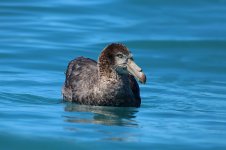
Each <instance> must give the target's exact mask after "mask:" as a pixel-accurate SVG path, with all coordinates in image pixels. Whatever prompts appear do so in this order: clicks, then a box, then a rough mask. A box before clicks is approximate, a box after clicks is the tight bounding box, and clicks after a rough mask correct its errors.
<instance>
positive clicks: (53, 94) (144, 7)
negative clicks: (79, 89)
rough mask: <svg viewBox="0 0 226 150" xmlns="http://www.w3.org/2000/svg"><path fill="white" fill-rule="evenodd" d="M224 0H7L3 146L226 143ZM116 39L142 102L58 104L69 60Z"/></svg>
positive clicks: (1, 56)
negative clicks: (139, 77) (133, 70)
mask: <svg viewBox="0 0 226 150" xmlns="http://www.w3.org/2000/svg"><path fill="white" fill-rule="evenodd" d="M225 6H226V1H224V0H216V1H211V0H200V1H197V0H196V1H195V0H190V1H186V2H185V1H179V0H174V1H170V2H169V1H164V0H158V1H157V0H152V1H149V0H120V1H119V0H95V1H94V0H86V1H82V0H75V1H72V0H67V1H65V0H45V1H44V0H40V1H34V0H29V1H28V0H21V1H16V0H1V2H0V22H1V23H0V120H1V123H0V149H4V150H7V149H10V150H11V149H17V150H18V149H27V148H29V149H93V148H97V149H130V150H131V149H134V150H135V149H199V150H201V149H218V150H219V149H226V143H225V139H226V95H225V92H226V61H225V60H226V18H225V14H226V7H225ZM111 42H122V43H124V44H126V45H127V46H128V47H129V49H130V50H131V51H132V52H133V54H134V57H135V60H136V62H137V64H139V66H141V67H142V68H143V70H144V71H145V73H146V75H147V79H148V81H147V84H146V85H140V87H141V96H142V105H141V107H140V108H113V107H100V106H96V107H94V106H82V105H76V104H70V103H62V102H61V101H62V97H61V87H62V84H63V82H64V72H65V69H66V67H67V64H68V62H69V61H70V60H71V59H73V58H75V57H78V56H86V57H90V58H92V59H95V60H96V59H97V57H98V55H99V53H100V51H101V50H102V49H103V48H104V47H105V46H106V45H107V44H109V43H111Z"/></svg>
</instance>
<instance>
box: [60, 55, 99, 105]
mask: <svg viewBox="0 0 226 150" xmlns="http://www.w3.org/2000/svg"><path fill="white" fill-rule="evenodd" d="M97 79H98V73H97V62H96V61H94V60H92V59H89V58H84V57H78V58H76V59H74V60H72V61H71V62H70V63H69V64H68V67H67V71H66V80H65V83H64V87H63V89H62V93H63V98H64V100H68V101H75V102H78V103H82V102H80V101H81V100H84V99H87V101H88V99H89V95H90V93H92V92H93V87H94V86H95V83H96V82H97Z"/></svg>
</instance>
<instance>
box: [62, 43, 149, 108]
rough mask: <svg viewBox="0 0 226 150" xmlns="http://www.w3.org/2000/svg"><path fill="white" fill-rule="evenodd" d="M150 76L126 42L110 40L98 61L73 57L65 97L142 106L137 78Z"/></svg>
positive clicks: (93, 103) (63, 90) (68, 99)
mask: <svg viewBox="0 0 226 150" xmlns="http://www.w3.org/2000/svg"><path fill="white" fill-rule="evenodd" d="M134 76H135V77H136V78H137V79H139V81H140V82H142V83H145V81H146V76H145V75H144V74H143V72H142V70H141V69H140V68H139V67H138V66H137V65H136V64H135V63H134V61H133V58H132V55H131V53H130V51H129V50H128V49H127V48H126V47H125V46H124V45H122V44H116V43H113V44H110V45H108V46H107V47H106V48H105V49H104V50H103V51H102V52H101V54H100V56H99V59H98V63H97V62H96V61H94V60H91V59H89V58H84V57H78V58H76V59H74V60H72V61H71V62H70V63H69V65H68V68H67V71H66V80H65V84H64V86H63V89H62V94H63V99H64V100H66V101H71V102H76V103H79V104H85V105H100V106H122V107H139V106H140V103H141V98H140V90H139V85H138V83H137V81H136V80H135V78H134Z"/></svg>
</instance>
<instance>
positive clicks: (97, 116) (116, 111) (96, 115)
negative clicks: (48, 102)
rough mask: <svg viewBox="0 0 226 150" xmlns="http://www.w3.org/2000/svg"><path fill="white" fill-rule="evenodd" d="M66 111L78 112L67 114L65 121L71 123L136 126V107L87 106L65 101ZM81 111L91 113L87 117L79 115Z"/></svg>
mask: <svg viewBox="0 0 226 150" xmlns="http://www.w3.org/2000/svg"><path fill="white" fill-rule="evenodd" d="M65 111H66V112H78V114H77V113H76V114H74V113H73V114H68V115H67V116H64V117H65V119H66V120H65V121H67V122H73V123H88V124H101V125H109V126H133V127H136V126H138V124H137V122H136V121H135V117H136V113H137V112H138V108H132V107H106V106H88V105H78V104H75V103H67V104H66V106H65ZM81 113H89V114H90V113H91V117H90V115H89V116H88V117H87V115H85V114H84V116H81Z"/></svg>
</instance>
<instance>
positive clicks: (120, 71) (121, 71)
mask: <svg viewBox="0 0 226 150" xmlns="http://www.w3.org/2000/svg"><path fill="white" fill-rule="evenodd" d="M116 71H117V73H118V74H121V75H123V74H129V72H128V70H127V67H126V66H125V67H124V66H123V67H121V66H120V67H117V68H116Z"/></svg>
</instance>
